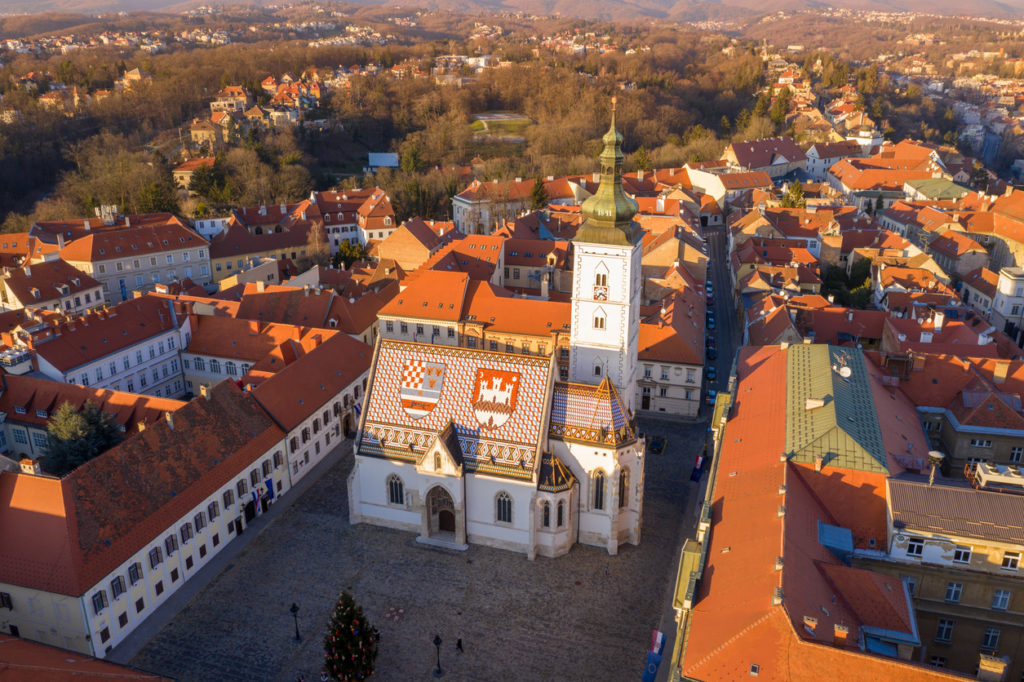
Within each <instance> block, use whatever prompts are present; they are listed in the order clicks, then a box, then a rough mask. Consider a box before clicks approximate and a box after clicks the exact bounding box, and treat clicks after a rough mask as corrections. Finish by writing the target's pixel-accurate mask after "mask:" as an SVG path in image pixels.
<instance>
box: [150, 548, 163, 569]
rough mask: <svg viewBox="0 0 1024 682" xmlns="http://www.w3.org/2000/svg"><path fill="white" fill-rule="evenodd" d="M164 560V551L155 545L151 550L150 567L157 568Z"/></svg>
mask: <svg viewBox="0 0 1024 682" xmlns="http://www.w3.org/2000/svg"><path fill="white" fill-rule="evenodd" d="M163 560H164V558H163V553H162V552H161V551H160V548H159V547H154V548H153V549H151V550H149V567H150V568H156V567H157V566H159V565H160V563H161V562H162V561H163Z"/></svg>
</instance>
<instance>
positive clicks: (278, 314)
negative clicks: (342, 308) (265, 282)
mask: <svg viewBox="0 0 1024 682" xmlns="http://www.w3.org/2000/svg"><path fill="white" fill-rule="evenodd" d="M333 298H334V292H332V291H326V292H325V291H321V290H320V289H305V288H303V289H300V288H298V287H291V286H283V285H277V286H273V285H271V286H265V287H264V288H263V291H260V290H259V286H258V285H257V284H256V283H254V282H249V283H247V284H246V285H245V289H244V290H243V292H242V299H241V301H239V305H238V310H237V312H236V313H235V317H240V318H243V319H246V320H258V321H260V322H278V323H281V324H293V325H298V326H302V327H318V328H324V327H326V326H327V314H328V311H329V310H330V309H331V303H332V301H333Z"/></svg>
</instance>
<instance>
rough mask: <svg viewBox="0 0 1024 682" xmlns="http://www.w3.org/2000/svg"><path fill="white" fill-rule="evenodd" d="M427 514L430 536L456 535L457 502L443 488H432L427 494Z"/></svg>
mask: <svg viewBox="0 0 1024 682" xmlns="http://www.w3.org/2000/svg"><path fill="white" fill-rule="evenodd" d="M427 513H428V514H429V519H428V524H429V528H430V536H431V537H435V536H438V535H442V537H444V536H446V535H448V534H449V533H450V534H451V536H454V534H455V502H454V501H453V500H452V496H451V494H450V493H449V492H448V491H447V490H445V489H444V488H442V487H441V486H435V487H433V488H431V490H430V492H429V493H427Z"/></svg>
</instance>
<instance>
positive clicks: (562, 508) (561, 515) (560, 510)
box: [558, 502, 565, 528]
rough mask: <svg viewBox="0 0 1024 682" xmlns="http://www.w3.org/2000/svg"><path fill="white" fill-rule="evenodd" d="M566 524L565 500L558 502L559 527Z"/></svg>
mask: <svg viewBox="0 0 1024 682" xmlns="http://www.w3.org/2000/svg"><path fill="white" fill-rule="evenodd" d="M564 525H565V502H559V503H558V527H559V528H561V527H562V526H564Z"/></svg>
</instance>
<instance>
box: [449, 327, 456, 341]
mask: <svg viewBox="0 0 1024 682" xmlns="http://www.w3.org/2000/svg"><path fill="white" fill-rule="evenodd" d="M448 338H449V339H453V338H455V330H454V329H453V328H451V327H448Z"/></svg>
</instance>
